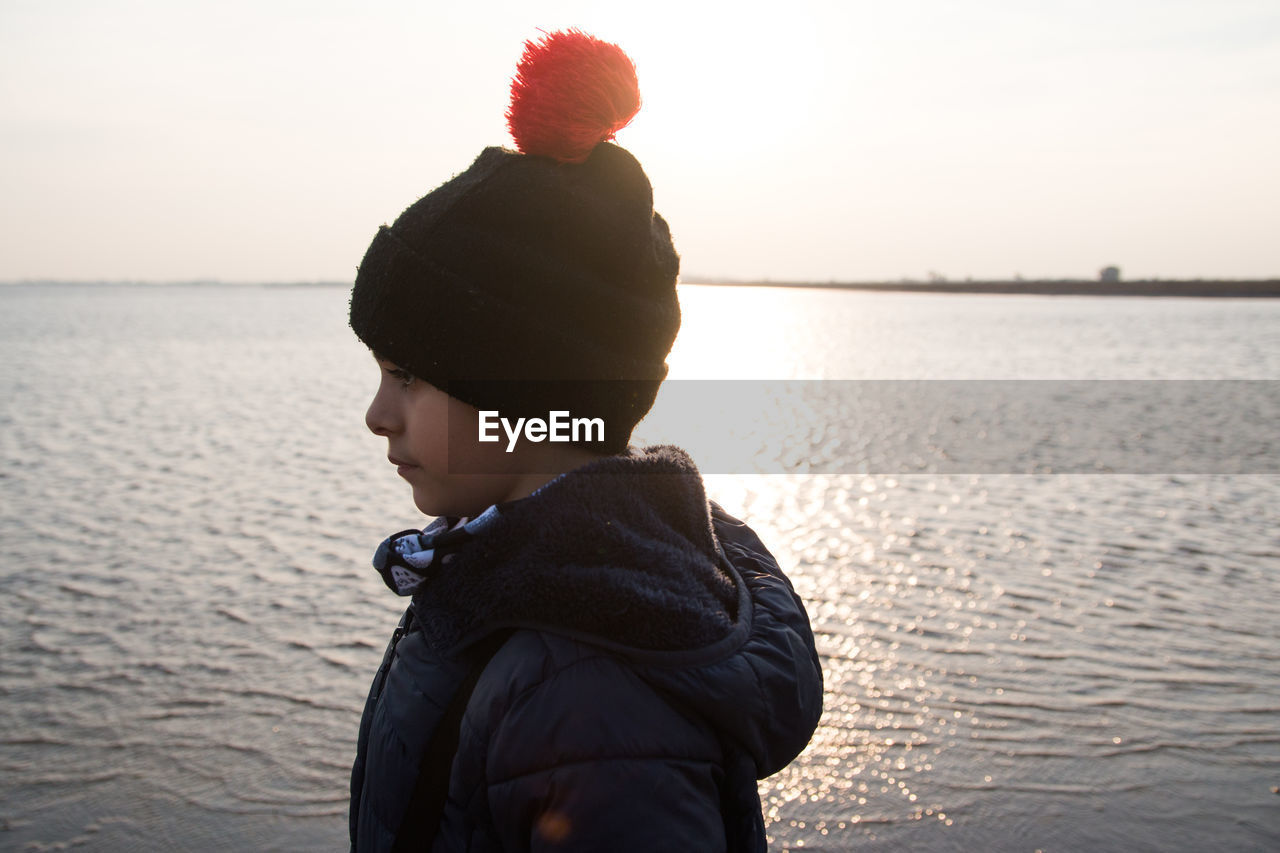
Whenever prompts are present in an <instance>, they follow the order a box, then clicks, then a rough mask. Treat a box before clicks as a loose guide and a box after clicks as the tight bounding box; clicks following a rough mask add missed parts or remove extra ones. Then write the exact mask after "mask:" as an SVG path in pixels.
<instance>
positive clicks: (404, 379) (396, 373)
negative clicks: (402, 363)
mask: <svg viewBox="0 0 1280 853" xmlns="http://www.w3.org/2000/svg"><path fill="white" fill-rule="evenodd" d="M383 370H385V371H387V373H389V374H390V375H391V378H393V379H395V380H396V381H397V382H399V383H400V384H401V385H412V384H413V374H412V373H410V372H409V371H407V370H405V369H404V368H403V367H384V368H383Z"/></svg>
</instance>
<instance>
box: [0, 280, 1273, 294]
mask: <svg viewBox="0 0 1280 853" xmlns="http://www.w3.org/2000/svg"><path fill="white" fill-rule="evenodd" d="M680 283H681V284H687V285H692V286H695V287H784V288H785V287H790V288H804V289H808V290H861V291H884V292H890V293H989V294H995V295H1001V296H1142V297H1162V296H1163V297H1169V296H1181V297H1195V298H1208V299H1240V298H1245V299H1274V298H1277V297H1280V279H1275V278H1272V279H1239V280H1231V279H1221V280H1209V279H1185V280H1176V279H1168V280H1165V279H1161V280H1158V281H1156V280H1149V279H1148V280H1144V279H1135V280H1134V281H1119V282H1105V283H1104V282H1100V281H1086V280H1083V279H1063V280H1058V281H926V282H902V281H857V282H852V281H850V282H811V281H733V280H716V279H708V278H703V277H700V276H698V277H693V278H686V279H681V282H680ZM9 286H27V287H30V286H39V287H103V286H105V287H112V286H115V287H272V288H275V287H300V288H312V287H334V288H349V287H351V283H350V282H343V281H298V282H285V281H268V282H223V281H172V282H155V281H67V280H33V279H26V280H20V281H4V282H0V288H2V287H9Z"/></svg>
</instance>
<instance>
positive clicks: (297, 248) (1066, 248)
mask: <svg viewBox="0 0 1280 853" xmlns="http://www.w3.org/2000/svg"><path fill="white" fill-rule="evenodd" d="M568 26H578V27H580V28H582V29H585V30H587V31H589V32H592V33H593V34H595V35H598V36H600V37H602V38H605V39H608V40H611V41H616V42H618V43H619V44H621V45H622V47H623V48H624V49H625V50H627V52H628V53H630V54H631V56H632V58H633V59H634V60H635V62H636V65H637V68H638V71H639V77H640V86H641V92H642V94H643V96H644V99H645V105H644V108H643V109H642V110H641V113H640V115H639V117H638V118H637V119H636V121H635V122H634V123H633V125H632V126H631V127H629V128H627V129H626V130H624V131H623V132H622V133H621V134H619V138H618V141H619V142H620V143H621V144H622V145H624V146H625V147H627V148H628V149H629V150H631V151H632V153H634V154H635V155H636V156H637V157H638V158H639V160H640V162H641V163H642V164H644V166H645V168H646V170H647V172H648V174H649V177H650V179H651V180H652V182H653V184H654V192H655V198H656V202H657V206H658V209H659V210H660V211H662V213H663V214H664V215H665V216H666V217H667V219H668V220H669V221H670V222H671V225H672V231H673V233H674V235H675V238H676V243H677V246H678V248H679V249H680V251H681V254H682V255H683V258H684V264H683V268H684V272H685V274H686V275H700V276H726V277H734V278H756V277H768V278H773V279H787V280H796V279H806V280H819V281H825V280H828V279H842V280H868V279H895V280H896V279H899V278H902V277H912V278H917V279H923V278H925V277H926V276H927V275H928V273H929V272H931V271H936V272H938V273H940V274H943V275H945V276H947V277H949V278H952V279H962V278H964V277H966V276H973V277H992V278H1010V277H1012V276H1013V275H1014V274H1017V273H1020V274H1022V275H1024V276H1027V277H1093V276H1095V275H1096V273H1097V270H1098V268H1099V267H1101V266H1104V265H1107V264H1117V265H1119V266H1121V267H1122V269H1123V270H1124V274H1125V277H1127V278H1138V277H1146V276H1158V277H1164V278H1172V277H1213V276H1225V277H1234V278H1251V277H1273V276H1280V3H1277V2H1276V0H1196V2H1187V0H1097V2H1094V0H1058V2H1054V0H1045V1H1044V2H1028V0H1008V2H1000V0H969V2H957V0H919V2H911V0H903V2H898V1H897V0H893V1H892V2H891V0H875V2H862V0H849V1H848V2H839V3H836V2H831V3H826V2H819V0H793V2H770V3H755V2H751V0H741V1H740V2H735V3H706V2H698V0H678V2H667V0H646V2H643V3H619V2H616V0H610V2H585V0H584V2H547V3H539V2H537V0H523V2H495V1H494V0H490V2H483V3H480V2H477V3H469V2H465V0H451V2H444V3H441V2H431V3H428V2H406V1H405V0H399V1H398V2H373V0H369V2H361V3H357V2H336V0H332V1H331V0H299V2H273V0H250V1H249V2H241V0H217V2H204V0H199V2H193V1H192V0H162V2H149V0H139V2H126V1H125V0H98V2H73V0H30V2H27V0H0V280H14V279H22V278H62V279H144V280H157V281H159V280H172V279H197V278H217V279H223V280H227V281H299V280H340V281H341V280H349V279H350V278H351V277H352V275H353V274H354V271H355V267H356V265H357V264H358V263H359V261H360V258H361V256H362V255H363V253H364V249H365V247H366V246H367V244H368V242H369V240H370V239H371V238H372V236H373V234H374V232H375V231H376V229H377V226H378V225H379V224H381V223H383V222H389V221H391V220H392V219H394V218H395V217H396V215H398V214H399V212H400V211H401V210H403V209H404V208H405V207H406V206H407V205H409V204H410V203H412V202H413V201H414V200H415V199H417V198H418V197H419V196H421V195H422V194H424V193H425V192H427V191H429V190H430V189H432V188H433V187H435V186H437V185H438V184H440V183H441V182H443V181H445V180H447V179H448V178H449V177H451V176H452V175H453V174H455V173H457V172H459V171H462V170H463V169H465V168H466V167H467V166H468V165H469V164H470V162H471V160H472V159H473V158H474V157H475V156H476V155H477V154H478V153H479V152H480V150H481V149H482V148H483V147H484V146H486V145H502V144H507V145H510V140H509V138H508V136H507V134H506V128H505V124H504V119H503V112H504V110H505V109H506V105H507V95H508V85H509V80H510V76H511V74H512V73H513V71H514V68H515V64H516V61H517V60H518V58H519V55H520V51H521V45H522V42H523V41H524V39H526V38H529V37H534V36H536V35H537V34H538V29H539V28H541V29H547V30H551V29H558V28H563V27H568Z"/></svg>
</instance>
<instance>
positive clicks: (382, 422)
mask: <svg viewBox="0 0 1280 853" xmlns="http://www.w3.org/2000/svg"><path fill="white" fill-rule="evenodd" d="M364 425H365V426H367V427H368V428H369V432H371V433H373V434H374V435H381V436H388V435H391V434H392V433H393V432H394V431H395V422H394V416H393V413H392V411H391V409H390V407H389V406H387V405H386V403H385V401H384V400H383V398H382V390H381V389H379V390H378V393H377V394H374V395H373V400H372V401H371V402H370V403H369V408H368V409H366V410H365V413H364Z"/></svg>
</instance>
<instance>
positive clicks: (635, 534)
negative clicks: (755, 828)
mask: <svg viewBox="0 0 1280 853" xmlns="http://www.w3.org/2000/svg"><path fill="white" fill-rule="evenodd" d="M465 527H466V531H467V535H466V536H464V537H461V538H462V540H463V541H461V543H460V544H456V545H451V546H450V547H449V548H448V549H447V550H448V552H449V553H448V554H447V556H445V557H444V558H443V559H433V560H431V563H432V568H431V570H430V572H429V573H428V575H427V577H426V580H425V581H424V582H423V583H422V584H421V585H420V586H418V587H416V591H415V593H414V609H415V612H416V617H417V622H418V624H419V625H421V628H422V631H423V633H424V637H425V639H426V641H427V642H428V643H429V644H430V645H431V646H433V647H435V648H436V649H438V650H439V651H441V652H445V653H447V652H450V651H451V650H458V649H460V648H461V647H463V646H466V645H469V644H470V643H472V642H474V641H476V640H478V639H480V638H481V637H483V636H485V635H487V634H489V633H491V632H492V631H494V630H498V629H501V628H532V629H535V630H539V631H546V632H549V633H553V634H559V635H563V636H568V637H571V638H573V639H577V640H581V641H584V642H586V643H588V644H590V645H595V646H598V647H602V648H604V649H607V650H609V651H611V652H613V653H616V654H620V655H622V656H623V657H625V658H627V659H628V660H630V661H631V662H632V664H633V666H634V667H635V668H636V671H637V672H638V673H639V674H640V676H641V677H642V678H644V679H645V680H646V681H647V682H649V683H650V684H651V685H652V686H653V687H654V688H655V689H657V690H659V691H661V692H662V693H663V694H664V695H666V696H667V697H668V698H669V699H670V700H671V701H672V702H673V703H675V704H677V705H679V706H680V707H683V708H685V709H686V710H687V712H688V713H690V714H691V715H696V716H698V717H701V718H703V719H706V720H708V721H710V722H712V723H713V724H714V725H715V727H716V728H717V729H718V730H719V731H720V732H721V735H722V737H724V738H725V739H726V740H727V741H729V742H731V743H733V744H736V745H737V746H738V747H739V748H740V749H742V750H743V751H745V752H747V753H748V754H750V755H751V757H752V759H753V761H754V763H755V765H756V769H757V772H758V775H759V776H760V777H761V778H763V777H764V776H766V775H768V774H770V773H773V772H776V771H777V770H779V769H781V768H782V767H783V766H785V765H786V764H787V763H788V762H789V761H790V760H791V759H792V758H794V757H795V755H797V754H798V753H799V752H800V750H801V749H803V748H804V746H805V744H806V743H807V742H808V739H809V736H810V735H811V734H812V732H813V729H814V727H815V726H816V725H817V721H818V717H819V715H820V713H821V706H822V673H821V669H820V667H819V662H818V657H817V653H816V651H815V649H814V643H813V635H812V632H811V630H810V627H809V621H808V617H807V615H806V614H805V611H804V608H803V605H802V604H801V602H800V599H799V597H798V596H796V594H795V592H794V590H793V589H792V587H791V584H790V582H789V581H788V580H787V579H786V577H785V576H784V575H783V574H782V572H781V571H780V570H779V569H778V566H777V563H776V562H775V561H774V559H773V557H772V556H771V555H770V554H769V552H768V551H767V550H766V549H765V548H764V546H763V545H762V544H761V542H760V540H759V539H758V538H757V537H756V535H755V534H754V533H753V532H752V531H751V530H750V528H748V527H747V526H746V525H745V524H743V523H742V522H740V521H738V520H737V519H734V518H733V517H732V516H729V515H728V514H727V513H725V512H724V511H723V510H722V509H721V508H720V507H718V506H716V505H715V504H712V503H709V502H708V501H707V497H706V493H705V491H704V489H703V485H702V479H701V477H700V475H699V474H698V471H697V469H696V467H695V466H694V464H693V462H692V460H690V458H689V456H688V455H687V454H686V453H685V452H684V451H682V450H680V449H679V448H675V447H670V446H658V447H649V448H645V449H644V450H637V449H631V450H629V451H628V452H627V453H626V454H622V455H618V456H611V457H606V458H603V459H600V460H598V461H596V462H593V463H591V464H589V465H586V466H584V467H582V468H578V469H576V470H574V471H572V472H569V473H568V474H566V475H564V476H561V477H559V478H557V479H556V480H553V481H551V482H550V483H548V484H547V485H546V486H544V487H542V488H541V489H540V490H539V491H537V492H536V493H534V494H533V495H531V496H530V497H528V498H524V499H521V500H517V501H512V502H509V503H506V504H500V505H498V506H496V507H491V508H490V510H488V511H487V512H485V513H483V514H482V515H480V516H478V517H477V518H475V519H473V520H472V521H470V522H468V523H467V524H466V525H465ZM398 535H400V534H398ZM394 539H395V537H393V539H392V540H388V542H392V541H393V540H394ZM386 544H387V543H384V548H383V549H380V550H379V554H380V556H381V555H384V550H385V547H386ZM375 562H377V559H376V558H375ZM384 576H385V575H384Z"/></svg>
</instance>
